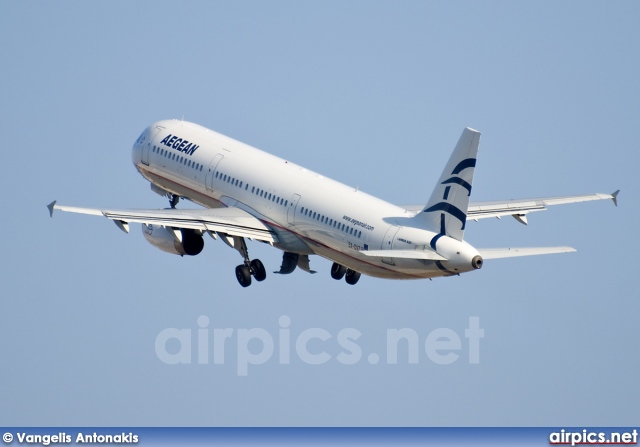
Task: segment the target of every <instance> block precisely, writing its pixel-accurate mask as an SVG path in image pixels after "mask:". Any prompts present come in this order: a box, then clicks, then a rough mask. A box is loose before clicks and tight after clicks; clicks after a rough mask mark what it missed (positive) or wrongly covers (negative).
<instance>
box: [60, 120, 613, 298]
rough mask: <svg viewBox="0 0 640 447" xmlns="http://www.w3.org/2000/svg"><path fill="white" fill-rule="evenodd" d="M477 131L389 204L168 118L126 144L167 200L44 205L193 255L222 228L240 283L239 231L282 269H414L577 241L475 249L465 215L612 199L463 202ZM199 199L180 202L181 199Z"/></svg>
mask: <svg viewBox="0 0 640 447" xmlns="http://www.w3.org/2000/svg"><path fill="white" fill-rule="evenodd" d="M479 141H480V133H479V132H478V131H476V130H473V129H469V128H467V129H465V130H464V131H463V132H462V136H461V137H460V140H459V141H458V144H457V145H456V147H455V149H454V150H453V153H452V154H451V158H450V159H449V162H448V163H447V165H446V166H445V168H444V170H443V171H442V175H441V176H440V179H438V182H437V183H436V185H435V188H434V190H433V192H432V194H431V197H430V198H429V201H428V202H427V203H426V205H424V204H423V205H419V206H397V205H393V204H391V203H388V202H385V201H384V200H381V199H378V198H376V197H373V196H370V195H368V194H366V193H364V192H362V191H360V190H358V188H352V187H350V186H347V185H344V184H342V183H339V182H337V181H335V180H331V179H329V178H326V177H323V176H322V175H320V174H317V173H315V172H313V171H309V170H307V169H305V168H303V167H301V166H298V165H296V164H294V163H291V162H289V161H287V160H283V159H281V158H278V157H276V156H274V155H271V154H268V153H266V152H263V151H260V150H258V149H256V148H253V147H251V146H248V145H246V144H243V143H241V142H239V141H236V140H233V139H231V138H229V137H226V136H224V135H221V134H219V133H216V132H214V131H212V130H209V129H206V128H204V127H202V126H199V125H197V124H193V123H189V122H184V121H179V120H167V121H159V122H156V123H154V124H152V125H150V126H149V127H147V128H146V129H145V131H144V132H142V135H140V137H139V138H138V139H137V140H136V142H135V144H134V145H133V151H132V158H133V164H134V166H135V167H136V169H137V170H138V172H139V173H140V174H142V176H143V177H144V178H145V179H147V180H148V181H149V182H150V183H151V189H152V190H153V191H154V192H156V193H158V194H160V195H162V196H166V197H167V198H169V200H170V202H169V203H170V207H171V208H169V209H147V210H118V209H93V208H78V207H71V206H63V205H58V204H57V203H56V202H55V201H54V202H52V203H51V204H49V205H48V208H49V212H50V214H51V215H52V216H53V211H54V210H60V211H68V212H72V213H81V214H93V215H96V216H104V217H106V218H108V219H111V220H113V221H114V222H115V224H116V225H117V226H118V228H120V229H121V230H123V231H125V232H127V233H128V232H129V224H130V223H132V222H138V223H141V224H142V232H143V234H144V237H145V238H146V239H147V241H149V242H150V243H151V244H152V245H154V246H155V247H157V248H159V249H160V250H163V251H166V252H168V253H173V254H176V255H181V256H183V255H189V256H195V255H197V254H199V253H200V252H201V251H202V249H203V246H204V236H205V234H208V235H209V236H211V237H212V238H213V239H221V240H222V241H223V242H224V243H226V244H227V245H228V246H230V247H232V248H234V249H236V250H237V251H238V252H239V253H240V255H241V256H242V258H243V260H244V262H243V263H242V264H240V265H238V266H237V267H236V270H235V273H236V278H237V279H238V282H239V283H240V285H241V286H242V287H247V286H249V285H250V284H251V277H253V278H255V280H256V281H263V280H264V279H265V278H266V276H267V275H266V271H265V268H264V266H263V264H262V262H260V260H259V259H253V260H252V259H251V258H250V257H249V252H248V250H247V245H246V243H245V239H255V240H258V241H261V242H265V243H268V244H271V245H272V246H274V247H276V248H279V249H280V250H282V251H283V252H284V254H283V260H282V265H281V267H280V270H279V271H278V272H274V273H280V274H288V273H291V272H293V271H294V270H295V269H296V267H299V268H300V269H302V270H304V271H306V272H310V273H315V272H314V271H313V270H311V268H310V265H309V255H320V256H322V257H324V258H326V259H329V260H331V261H333V265H332V267H331V277H332V278H334V279H337V280H340V279H342V278H343V277H344V278H345V281H346V282H347V284H352V285H353V284H356V283H357V282H358V280H359V279H360V275H361V274H365V275H370V276H375V277H379V278H391V279H418V278H434V277H439V276H452V275H459V274H460V273H465V272H469V271H472V270H477V269H480V268H481V267H482V264H483V262H484V261H485V260H487V259H496V258H507V257H513V256H529V255H539V254H549V253H563V252H571V251H575V250H574V249H573V248H571V247H538V248H492V249H476V248H474V247H473V246H471V245H470V244H469V243H467V242H466V241H464V239H463V237H464V230H465V227H466V224H467V221H468V220H469V219H473V220H478V219H484V218H488V217H501V216H513V217H515V218H516V219H517V220H518V221H520V222H522V223H524V224H526V223H527V219H526V215H527V214H528V213H530V212H533V211H542V210H545V209H546V207H547V206H549V205H559V204H564V203H573V202H583V201H589V200H602V199H612V200H613V202H614V203H615V204H616V205H617V202H616V196H617V194H618V191H616V192H615V193H613V194H590V195H583V196H571V197H553V198H543V199H530V200H519V201H517V200H516V201H513V200H512V201H502V202H486V203H469V197H470V195H471V185H472V183H473V173H474V170H475V166H476V157H477V153H478V143H479ZM181 198H182V199H187V200H190V201H192V202H195V203H197V204H198V205H201V206H203V207H204V208H205V209H177V208H176V205H177V204H178V201H179V200H180V199H181Z"/></svg>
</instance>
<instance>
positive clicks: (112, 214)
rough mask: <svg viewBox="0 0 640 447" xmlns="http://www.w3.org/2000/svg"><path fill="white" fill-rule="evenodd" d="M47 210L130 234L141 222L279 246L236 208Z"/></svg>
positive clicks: (265, 229) (55, 206) (257, 222)
mask: <svg viewBox="0 0 640 447" xmlns="http://www.w3.org/2000/svg"><path fill="white" fill-rule="evenodd" d="M48 208H49V213H50V214H51V216H53V211H54V210H60V211H65V212H69V213H79V214H90V215H94V216H104V217H106V218H107V219H111V220H113V221H114V222H115V223H116V225H117V226H118V228H120V229H121V230H123V231H125V232H127V233H128V232H129V223H131V222H139V223H143V224H157V225H164V226H167V227H173V228H190V229H193V230H201V231H211V232H219V233H224V234H228V235H230V236H240V237H247V238H251V239H257V240H260V241H265V242H269V243H272V244H273V243H276V242H278V238H277V236H276V234H275V233H274V232H273V230H272V229H271V228H269V227H268V226H267V225H265V224H264V223H262V221H260V220H259V219H257V218H256V217H254V216H252V215H251V214H249V213H247V212H246V211H243V210H241V209H239V208H235V207H229V208H215V209H199V210H186V209H163V210H106V209H95V208H78V207H75V206H65V205H58V204H57V203H56V202H55V201H54V202H52V203H50V204H49V205H48Z"/></svg>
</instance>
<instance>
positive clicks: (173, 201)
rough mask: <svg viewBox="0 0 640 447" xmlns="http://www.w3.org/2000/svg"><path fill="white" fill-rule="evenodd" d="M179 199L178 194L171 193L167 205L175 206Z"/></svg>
mask: <svg viewBox="0 0 640 447" xmlns="http://www.w3.org/2000/svg"><path fill="white" fill-rule="evenodd" d="M179 201H180V196H179V195H177V194H171V198H170V199H169V206H170V207H171V208H175V207H176V205H177V204H178V202H179Z"/></svg>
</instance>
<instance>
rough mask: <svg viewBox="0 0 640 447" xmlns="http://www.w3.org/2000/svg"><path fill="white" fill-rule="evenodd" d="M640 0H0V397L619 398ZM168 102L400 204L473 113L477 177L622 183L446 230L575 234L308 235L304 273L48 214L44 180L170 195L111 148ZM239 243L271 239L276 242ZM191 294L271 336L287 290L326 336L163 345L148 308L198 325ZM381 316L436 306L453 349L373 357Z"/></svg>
mask: <svg viewBox="0 0 640 447" xmlns="http://www.w3.org/2000/svg"><path fill="white" fill-rule="evenodd" d="M639 14H640V6H639V5H638V3H637V2H629V1H627V2H624V1H621V2H571V1H570V2H560V3H558V2H535V3H521V2H518V3H516V2H439V3H433V2H408V1H407V2H357V1H353V2H317V3H311V2H250V1H248V2H224V3H223V2H144V1H142V2H108V3H107V2H102V3H98V2H71V1H69V2H56V3H53V2H50V3H44V2H5V3H3V4H2V5H1V6H0V36H1V37H2V42H3V45H1V46H0V56H1V60H2V61H3V62H2V67H3V69H2V70H1V71H0V81H1V82H0V103H1V104H2V106H1V107H0V114H1V115H0V131H1V134H2V142H3V146H4V151H3V154H4V158H3V160H4V164H3V166H4V169H3V170H2V172H3V175H2V176H0V184H1V185H2V186H3V191H4V207H3V211H2V216H3V226H2V229H3V231H2V232H1V233H0V238H1V239H0V243H1V246H2V253H3V254H4V260H5V261H4V264H3V269H2V270H3V274H2V281H0V296H1V297H2V304H1V308H0V309H1V311H0V340H1V342H0V349H1V351H0V353H1V355H2V368H0V383H1V384H2V385H0V387H1V388H0V390H1V395H2V399H0V415H1V416H0V424H2V425H40V426H42V425H68V426H81V425H142V426H152V425H172V426H182V425H187V426H189V425H233V426H244V425H265V426H270V425H287V426H289V425H319V426H324V425H332V426H336V425H386V426H395V425H411V426H413V425H418V426H440V425H446V426H456V425H463V426H476V425H478V426H483V425H490V426H499V425H518V426H522V425H552V426H564V425H572V426H582V425H602V426H617V425H637V423H638V419H637V414H638V410H639V407H638V405H639V404H638V402H640V391H639V390H638V387H637V375H638V367H639V366H640V365H639V362H638V358H639V356H638V347H637V340H638V336H639V335H640V330H639V329H638V325H637V315H638V312H639V311H640V305H639V300H638V298H639V293H638V287H637V285H636V282H635V274H636V272H635V266H636V265H637V253H638V248H639V247H638V245H639V244H638V238H637V236H636V234H637V229H636V225H637V222H638V212H637V210H638V209H639V208H638V198H637V197H638V194H637V190H638V188H637V184H636V181H635V178H636V177H637V172H636V171H637V164H638V161H639V158H640V157H639V156H638V139H637V137H636V135H635V133H636V132H637V128H638V123H639V121H638V119H639V117H640V94H639V90H640V89H639V88H638V79H640V63H639V62H638V60H639V58H638V55H639V54H640V30H639V29H638V26H637V20H638V17H639ZM183 117H184V119H186V120H189V121H193V122H196V123H199V124H202V125H204V126H206V127H209V128H212V129H214V130H216V131H218V132H221V133H223V134H226V135H229V136H231V137H233V138H235V139H238V140H240V141H243V142H246V143H248V144H251V145H253V146H255V147H258V148H260V149H263V150H266V151H269V152H272V153H274V154H276V155H278V156H280V157H283V158H286V159H289V160H291V161H293V162H295V163H298V164H300V165H303V166H305V167H307V168H309V169H312V170H314V171H317V172H320V173H322V174H323V175H326V176H329V177H332V178H335V179H337V180H339V181H342V182H344V183H346V184H349V185H352V186H354V187H355V186H357V187H359V188H360V189H362V190H364V191H366V192H368V193H370V194H373V195H376V196H379V197H381V198H383V199H385V200H388V201H390V202H394V203H399V204H400V203H419V202H426V200H427V198H428V196H429V195H430V193H431V190H432V188H433V186H434V184H435V181H436V180H437V178H438V176H439V174H440V172H441V170H442V168H443V166H444V164H445V163H446V160H447V159H448V157H449V154H450V151H451V150H452V149H453V147H454V145H455V143H456V141H457V139H458V137H459V135H460V132H461V131H462V129H463V128H464V127H466V126H470V127H473V128H475V129H478V130H480V131H481V132H482V139H481V143H480V153H479V160H478V165H477V169H476V175H475V179H474V191H473V195H472V200H475V201H481V200H498V199H509V198H528V197H543V196H553V195H569V194H583V193H591V192H603V193H610V192H613V191H614V190H616V189H621V190H622V192H621V193H620V206H619V207H618V208H615V207H614V206H613V205H612V204H611V203H610V202H608V201H607V202H595V203H586V204H576V205H568V206H565V207H560V208H554V209H551V210H549V211H547V212H544V213H536V214H531V215H530V217H529V222H530V224H529V226H528V227H525V226H523V225H520V224H519V223H517V222H516V221H515V220H513V219H511V218H508V219H502V220H501V221H498V220H489V221H486V220H485V221H480V222H478V223H471V224H470V225H469V228H468V231H467V232H466V234H465V237H466V238H467V240H468V241H469V242H470V243H472V244H473V245H475V246H478V247H507V246H546V245H571V246H573V247H576V248H577V249H578V252H577V253H573V254H567V255H556V256H547V257H531V258H521V259H513V260H497V261H493V262H487V263H485V266H484V267H483V269H482V270H481V271H479V272H473V273H470V274H467V275H463V276H461V277H457V278H446V279H439V280H434V281H408V282H400V281H385V280H380V279H374V278H368V277H363V278H362V279H361V281H360V282H359V283H358V285H357V286H355V287H349V286H347V285H346V284H344V282H336V281H333V280H332V279H331V278H330V276H329V268H330V263H329V262H328V261H325V260H322V259H320V258H317V257H314V258H312V262H311V264H312V267H313V268H314V269H316V270H318V271H319V273H318V274H316V275H309V274H307V273H305V272H301V271H296V272H294V273H293V274H292V275H288V276H284V275H283V276H280V275H269V277H268V278H267V280H266V281H265V282H264V283H261V284H254V285H253V286H252V287H250V288H248V289H241V288H240V287H239V286H238V284H237V282H236V280H235V277H234V275H233V269H234V268H235V266H236V265H237V264H238V263H239V262H240V260H241V259H240V257H239V256H238V254H237V253H236V252H235V251H233V250H231V249H229V248H228V247H226V246H225V245H224V244H222V243H220V242H214V241H212V240H208V241H207V243H206V246H205V249H204V251H203V253H202V254H201V255H199V256H197V257H194V258H190V259H187V258H180V257H177V256H175V257H172V256H171V255H168V254H165V253H162V252H160V251H158V250H156V249H154V248H153V247H152V246H151V245H149V244H147V243H146V242H145V240H144V238H143V237H142V234H141V232H140V230H139V228H136V227H135V226H134V227H133V228H132V231H131V234H129V235H125V234H124V233H122V232H121V231H119V230H118V229H117V228H116V227H115V225H113V224H112V223H110V222H108V221H107V220H106V219H100V218H95V217H89V216H79V215H62V214H60V215H56V216H55V217H54V219H50V218H49V215H48V213H47V210H46V208H45V206H46V204H47V203H49V202H51V201H52V200H54V199H57V200H58V201H59V202H60V203H64V204H69V205H77V206H89V207H111V208H114V207H130V208H135V207H139V208H150V207H158V208H160V207H165V206H166V201H165V200H164V199H162V198H160V197H159V196H157V195H155V194H154V193H152V192H151V190H150V189H149V185H148V183H146V181H144V180H143V179H142V177H140V176H139V175H138V174H137V173H136V172H135V169H134V168H133V166H132V164H131V156H130V150H131V146H132V145H133V143H134V141H135V139H136V138H137V137H138V135H139V134H140V132H141V131H142V130H143V129H144V128H145V127H146V126H147V125H148V124H150V123H151V122H153V121H156V120H159V119H167V118H178V119H180V118H183ZM249 250H250V253H251V254H252V256H253V257H259V258H260V259H262V261H263V262H264V263H265V265H266V268H267V271H273V270H277V269H278V267H279V266H280V260H281V253H280V252H279V251H277V250H274V249H270V248H269V247H267V246H264V245H263V244H258V243H255V242H254V243H250V244H249ZM203 315H204V316H206V317H207V318H208V319H209V326H208V329H211V332H213V329H214V328H233V329H234V331H235V332H234V334H237V333H238V331H239V330H240V329H251V328H262V329H264V330H265V331H266V332H267V333H269V334H271V335H272V336H273V337H274V338H277V336H278V334H279V333H280V332H279V331H280V329H281V326H280V324H279V321H280V318H281V317H282V316H287V317H289V319H290V322H291V323H290V326H289V329H290V332H291V334H292V337H294V338H295V336H297V334H300V333H302V332H303V331H305V330H307V329H310V328H322V329H324V330H326V331H327V332H329V333H330V334H331V335H332V338H331V339H330V340H328V341H327V342H324V343H322V342H318V341H316V342H317V344H314V345H310V347H311V348H312V349H313V350H316V351H315V352H320V351H322V350H325V351H326V352H327V353H328V354H330V355H331V356H332V360H331V361H329V362H327V363H325V364H322V365H309V364H306V363H304V362H303V361H301V360H300V359H298V358H295V356H293V357H292V361H291V363H290V364H288V365H282V364H280V363H279V361H278V357H277V355H275V356H274V357H273V358H271V359H270V360H269V361H267V362H266V363H265V364H263V365H253V366H251V367H250V368H249V374H248V375H247V376H246V377H239V376H238V374H237V368H236V360H237V359H236V357H238V355H239V350H238V349H236V348H234V345H233V344H232V345H230V347H229V350H228V358H227V360H226V361H225V363H224V364H222V365H218V364H213V362H210V363H209V364H197V363H196V362H195V360H194V362H193V363H191V364H182V365H168V364H165V363H163V362H162V361H161V360H160V359H159V357H158V355H157V354H156V351H155V349H154V344H155V342H156V338H157V337H158V335H159V334H160V333H162V331H164V330H165V329H168V328H178V329H188V330H190V331H191V333H192V334H196V333H197V331H198V328H199V327H198V323H197V320H198V318H199V317H200V316H203ZM470 317H478V318H479V321H480V325H481V327H482V328H483V329H484V330H485V337H484V338H483V339H482V340H481V342H480V362H479V363H478V364H470V363H469V362H468V361H467V359H468V353H469V347H468V345H467V343H466V341H467V339H466V338H465V337H464V331H465V328H467V327H468V324H469V318H470ZM344 328H353V329H357V330H358V331H359V332H360V333H361V334H362V336H361V338H360V339H359V340H358V344H359V346H360V347H361V349H362V352H363V357H362V360H361V361H359V362H358V363H356V364H355V365H344V364H341V363H339V362H338V361H337V360H336V357H337V355H338V354H339V352H340V348H339V345H338V344H337V343H336V337H337V334H338V333H339V332H340V331H341V330H342V329H344ZM398 328H409V329H412V330H413V331H415V333H417V334H418V336H419V339H420V341H421V343H423V342H425V340H426V339H427V337H428V334H429V333H431V332H432V331H434V330H436V329H439V328H447V329H450V330H451V331H453V332H455V333H456V334H458V335H459V336H460V338H461V341H462V345H461V349H460V351H459V355H460V357H459V359H458V360H457V361H456V362H454V363H452V364H450V365H438V364H435V363H434V362H432V361H430V360H429V358H428V356H427V355H425V351H424V350H422V348H421V351H420V357H419V362H418V364H408V361H407V357H406V354H402V353H401V355H400V357H399V361H398V364H397V365H389V364H387V363H386V361H381V362H380V363H378V364H376V365H372V364H370V363H369V362H368V361H367V359H368V355H369V354H370V353H377V354H379V355H380V356H381V357H382V358H384V351H385V347H386V341H385V334H386V332H387V330H389V329H398ZM194 337H195V335H194ZM234 337H235V336H234ZM235 340H236V338H233V339H232V341H233V343H235ZM175 348H176V346H173V348H172V347H171V346H169V349H175ZM259 348H260V344H257V345H256V344H254V345H253V347H252V349H253V350H254V352H257V350H259ZM196 352H197V347H196V346H195V344H194V346H193V353H194V356H195V353H196ZM194 358H195V357H194Z"/></svg>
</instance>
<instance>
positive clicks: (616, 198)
mask: <svg viewBox="0 0 640 447" xmlns="http://www.w3.org/2000/svg"><path fill="white" fill-rule="evenodd" d="M619 192H620V190H617V191H616V192H614V193H613V194H611V200H613V204H614V205H615V206H618V193H619ZM54 203H55V202H54Z"/></svg>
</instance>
